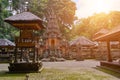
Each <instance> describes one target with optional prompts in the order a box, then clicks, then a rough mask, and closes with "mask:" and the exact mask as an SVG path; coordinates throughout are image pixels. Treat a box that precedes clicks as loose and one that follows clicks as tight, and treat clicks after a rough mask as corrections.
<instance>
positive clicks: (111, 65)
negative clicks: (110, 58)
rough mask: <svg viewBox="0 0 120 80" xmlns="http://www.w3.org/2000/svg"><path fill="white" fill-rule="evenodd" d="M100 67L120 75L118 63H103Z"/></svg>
mask: <svg viewBox="0 0 120 80" xmlns="http://www.w3.org/2000/svg"><path fill="white" fill-rule="evenodd" d="M100 66H102V67H104V68H107V69H110V70H113V71H116V72H119V73H120V64H119V63H118V62H107V61H101V62H100Z"/></svg>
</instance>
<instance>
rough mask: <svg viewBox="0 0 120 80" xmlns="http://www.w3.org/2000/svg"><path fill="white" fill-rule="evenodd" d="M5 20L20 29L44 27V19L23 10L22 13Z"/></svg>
mask: <svg viewBox="0 0 120 80" xmlns="http://www.w3.org/2000/svg"><path fill="white" fill-rule="evenodd" d="M5 22H8V23H10V24H11V25H13V26H15V27H17V28H19V29H25V28H27V29H29V28H30V29H31V28H33V29H34V28H35V29H40V28H43V25H42V20H41V19H40V18H39V17H37V16H36V15H34V14H32V13H30V12H23V13H20V14H16V15H13V16H10V17H8V18H6V19H5Z"/></svg>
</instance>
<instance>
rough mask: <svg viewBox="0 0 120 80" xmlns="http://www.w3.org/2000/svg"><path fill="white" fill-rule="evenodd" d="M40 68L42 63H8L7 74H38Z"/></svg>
mask: <svg viewBox="0 0 120 80" xmlns="http://www.w3.org/2000/svg"><path fill="white" fill-rule="evenodd" d="M41 68H42V62H36V63H25V62H23V63H9V66H8V69H9V72H39V71H40V70H41Z"/></svg>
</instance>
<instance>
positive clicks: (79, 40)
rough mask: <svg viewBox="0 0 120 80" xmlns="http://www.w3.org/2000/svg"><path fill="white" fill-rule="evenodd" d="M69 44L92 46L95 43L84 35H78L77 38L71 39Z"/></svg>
mask: <svg viewBox="0 0 120 80" xmlns="http://www.w3.org/2000/svg"><path fill="white" fill-rule="evenodd" d="M70 45H71V46H72V45H82V46H93V45H95V43H94V42H92V41H91V40H89V39H88V38H86V37H84V36H80V37H78V38H77V39H74V40H73V41H71V42H70Z"/></svg>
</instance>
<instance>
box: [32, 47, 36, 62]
mask: <svg viewBox="0 0 120 80" xmlns="http://www.w3.org/2000/svg"><path fill="white" fill-rule="evenodd" d="M33 62H36V48H35V47H34V57H33Z"/></svg>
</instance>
